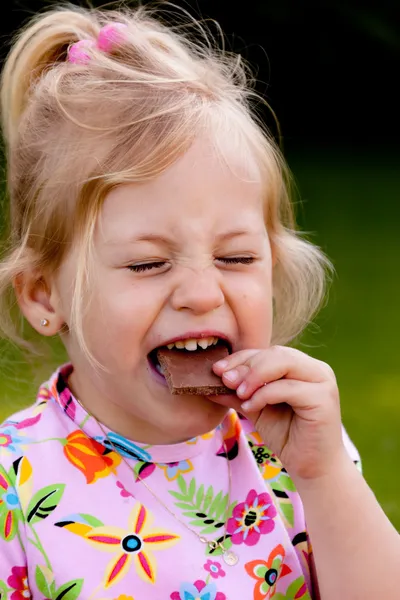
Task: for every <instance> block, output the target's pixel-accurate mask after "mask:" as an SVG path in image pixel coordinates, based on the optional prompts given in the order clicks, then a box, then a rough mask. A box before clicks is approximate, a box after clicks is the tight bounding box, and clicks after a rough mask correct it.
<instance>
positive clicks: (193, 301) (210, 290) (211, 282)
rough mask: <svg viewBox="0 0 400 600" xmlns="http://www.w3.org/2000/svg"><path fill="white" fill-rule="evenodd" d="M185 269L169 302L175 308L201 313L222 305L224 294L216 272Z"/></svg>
mask: <svg viewBox="0 0 400 600" xmlns="http://www.w3.org/2000/svg"><path fill="white" fill-rule="evenodd" d="M185 271H186V272H185V273H183V274H182V276H181V278H180V281H179V284H178V285H177V286H176V288H175V290H174V292H173V294H172V300H171V302H172V306H173V308H174V309H175V310H180V311H181V310H187V311H191V312H192V313H194V314H196V315H201V314H206V313H208V312H211V311H213V310H215V309H217V308H219V307H220V306H222V304H223V303H224V301H225V296H224V293H223V290H222V288H221V285H220V282H219V280H218V276H217V274H213V273H212V272H210V271H209V270H201V271H200V270H199V271H194V270H191V269H185Z"/></svg>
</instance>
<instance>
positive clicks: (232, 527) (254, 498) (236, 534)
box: [227, 490, 277, 546]
mask: <svg viewBox="0 0 400 600" xmlns="http://www.w3.org/2000/svg"><path fill="white" fill-rule="evenodd" d="M276 514H277V511H276V508H275V506H274V504H273V501H272V498H271V496H270V495H269V494H267V493H266V492H263V493H262V494H257V492H256V490H250V491H249V493H248V494H247V498H246V500H245V501H244V502H241V503H240V504H237V505H236V506H235V508H234V509H233V513H232V517H231V518H230V519H229V520H228V523H227V532H228V533H229V534H231V536H232V537H231V541H232V544H243V543H244V544H246V546H255V544H257V543H258V541H259V539H260V536H261V535H263V534H266V533H271V531H273V529H274V527H275V521H274V518H275V517H276Z"/></svg>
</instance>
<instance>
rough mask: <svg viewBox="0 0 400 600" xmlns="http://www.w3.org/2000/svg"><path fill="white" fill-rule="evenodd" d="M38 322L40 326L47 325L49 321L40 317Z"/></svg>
mask: <svg viewBox="0 0 400 600" xmlns="http://www.w3.org/2000/svg"><path fill="white" fill-rule="evenodd" d="M40 324H41V326H42V327H47V326H48V325H50V321H48V320H47V319H42V320H41V321H40Z"/></svg>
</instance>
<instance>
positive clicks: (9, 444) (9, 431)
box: [0, 426, 29, 452]
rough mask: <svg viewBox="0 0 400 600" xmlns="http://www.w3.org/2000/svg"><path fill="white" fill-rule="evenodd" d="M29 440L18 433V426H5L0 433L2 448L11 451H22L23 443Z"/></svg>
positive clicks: (0, 445)
mask: <svg viewBox="0 0 400 600" xmlns="http://www.w3.org/2000/svg"><path fill="white" fill-rule="evenodd" d="M28 441H29V440H27V439H26V438H24V437H23V436H22V435H20V434H19V433H18V430H17V429H16V427H12V426H9V427H5V428H4V429H2V431H1V433H0V448H5V449H6V450H8V451H9V452H17V451H20V450H21V445H22V444H26V443H27V442H28Z"/></svg>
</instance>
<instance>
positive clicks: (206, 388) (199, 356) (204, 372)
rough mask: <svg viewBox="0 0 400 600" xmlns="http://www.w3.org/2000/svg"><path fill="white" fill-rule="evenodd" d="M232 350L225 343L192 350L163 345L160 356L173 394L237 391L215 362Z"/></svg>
mask: <svg viewBox="0 0 400 600" xmlns="http://www.w3.org/2000/svg"><path fill="white" fill-rule="evenodd" d="M228 354H229V352H228V349H227V348H225V347H224V346H210V347H209V348H207V349H206V350H195V351H192V352H185V351H183V350H176V349H172V350H168V349H167V348H161V349H160V350H158V351H157V358H158V360H159V362H160V365H161V366H162V369H163V373H164V376H165V379H166V380H167V383H168V387H169V390H170V392H171V394H191V395H193V396H212V395H216V394H233V393H234V392H233V390H230V389H229V388H227V387H225V386H224V384H223V383H222V380H221V379H220V378H219V377H218V376H217V375H215V373H214V372H213V370H212V366H213V364H214V363H216V362H217V361H218V360H221V359H222V358H225V357H226V356H228Z"/></svg>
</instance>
